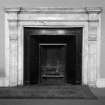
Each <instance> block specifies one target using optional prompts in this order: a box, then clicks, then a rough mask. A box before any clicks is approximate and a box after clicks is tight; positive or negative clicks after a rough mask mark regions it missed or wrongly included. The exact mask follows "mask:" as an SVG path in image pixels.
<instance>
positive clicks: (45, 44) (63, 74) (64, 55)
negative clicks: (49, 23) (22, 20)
mask: <svg viewBox="0 0 105 105" xmlns="http://www.w3.org/2000/svg"><path fill="white" fill-rule="evenodd" d="M81 73H82V28H81V27H79V28H59V27H58V28H40V27H39V28H32V27H31V28H30V27H25V28H24V85H32V84H65V83H70V84H81V78H82V77H81Z"/></svg>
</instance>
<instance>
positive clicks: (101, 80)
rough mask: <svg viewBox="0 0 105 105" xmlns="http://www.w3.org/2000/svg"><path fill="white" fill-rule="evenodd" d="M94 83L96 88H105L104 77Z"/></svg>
mask: <svg viewBox="0 0 105 105" xmlns="http://www.w3.org/2000/svg"><path fill="white" fill-rule="evenodd" d="M96 85H97V87H98V88H105V78H102V79H98V80H97V84H96Z"/></svg>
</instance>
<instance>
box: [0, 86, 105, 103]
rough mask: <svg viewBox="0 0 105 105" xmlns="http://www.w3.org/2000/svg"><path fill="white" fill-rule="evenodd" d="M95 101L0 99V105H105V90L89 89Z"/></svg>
mask: <svg viewBox="0 0 105 105" xmlns="http://www.w3.org/2000/svg"><path fill="white" fill-rule="evenodd" d="M91 90H92V92H93V93H94V94H95V95H96V96H97V97H98V99H97V100H82V99H0V105H105V88H102V89H97V88H91Z"/></svg>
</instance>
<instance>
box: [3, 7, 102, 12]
mask: <svg viewBox="0 0 105 105" xmlns="http://www.w3.org/2000/svg"><path fill="white" fill-rule="evenodd" d="M4 10H5V12H7V13H10V12H16V13H26V12H27V13H97V14H98V13H101V12H102V8H101V7H93V8H92V7H91V8H89V7H86V8H54V7H40V8H23V7H18V8H5V9H4Z"/></svg>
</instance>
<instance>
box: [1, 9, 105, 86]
mask: <svg viewBox="0 0 105 105" xmlns="http://www.w3.org/2000/svg"><path fill="white" fill-rule="evenodd" d="M101 11H102V9H101V8H82V9H81V8H80V9H71V8H34V9H25V8H14V9H12V8H8V9H5V24H6V25H5V26H6V27H5V29H6V35H5V36H6V37H5V45H6V46H5V66H6V68H5V71H6V74H7V75H6V78H5V79H3V81H5V82H4V83H5V84H3V81H2V79H0V86H17V85H23V59H24V57H23V54H24V52H23V45H24V39H23V36H24V33H23V31H24V30H23V29H24V27H83V45H82V84H83V85H88V86H92V87H105V81H104V80H105V79H101V78H100V74H99V73H100V69H99V68H100V65H99V62H100V39H101V38H100V37H101V31H100V30H101V18H100V16H101V15H100V13H101ZM7 67H8V68H7ZM101 80H102V82H101ZM99 85H100V86H99Z"/></svg>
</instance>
